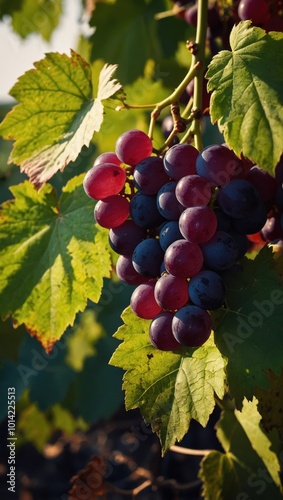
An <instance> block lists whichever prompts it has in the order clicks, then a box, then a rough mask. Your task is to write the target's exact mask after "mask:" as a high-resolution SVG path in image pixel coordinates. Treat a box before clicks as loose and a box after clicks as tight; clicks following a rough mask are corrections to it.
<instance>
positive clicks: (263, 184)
mask: <svg viewBox="0 0 283 500" xmlns="http://www.w3.org/2000/svg"><path fill="white" fill-rule="evenodd" d="M246 179H247V180H248V181H249V182H251V183H252V184H253V185H254V186H255V188H256V190H257V192H258V194H259V197H260V199H261V200H262V201H263V202H264V203H266V202H269V201H273V199H274V197H275V192H276V181H275V178H274V177H272V175H270V174H269V173H268V172H265V171H264V170H263V169H262V168H259V167H258V166H257V165H255V166H254V167H252V168H251V169H250V170H249V171H248V173H247V176H246Z"/></svg>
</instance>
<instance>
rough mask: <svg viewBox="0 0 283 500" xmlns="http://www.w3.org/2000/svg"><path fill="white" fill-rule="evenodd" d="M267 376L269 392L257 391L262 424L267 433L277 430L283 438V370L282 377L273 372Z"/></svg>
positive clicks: (259, 388)
mask: <svg viewBox="0 0 283 500" xmlns="http://www.w3.org/2000/svg"><path fill="white" fill-rule="evenodd" d="M267 375H268V381H269V387H268V390H266V389H262V388H261V387H257V388H256V391H255V393H256V397H257V399H258V410H259V412H260V414H261V416H262V421H261V423H262V425H263V427H264V429H265V430H266V431H267V432H269V431H271V430H272V429H274V428H275V429H276V430H277V431H278V433H279V435H280V436H281V437H282V438H283V418H282V415H283V368H282V370H281V373H280V375H276V374H275V373H274V372H273V371H272V370H269V371H268V373H267Z"/></svg>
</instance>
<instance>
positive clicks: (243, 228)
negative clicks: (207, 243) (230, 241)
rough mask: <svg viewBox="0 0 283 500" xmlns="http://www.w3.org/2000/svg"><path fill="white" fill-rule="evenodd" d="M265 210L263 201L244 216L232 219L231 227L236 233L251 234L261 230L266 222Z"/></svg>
mask: <svg viewBox="0 0 283 500" xmlns="http://www.w3.org/2000/svg"><path fill="white" fill-rule="evenodd" d="M266 218H267V210H266V207H265V204H264V203H263V201H260V203H259V205H258V206H257V207H256V208H255V209H254V210H251V211H250V212H249V213H248V214H247V215H246V217H241V218H237V219H234V220H233V227H234V229H235V230H236V231H238V233H242V234H253V233H257V232H258V231H260V230H261V228H262V227H263V226H264V224H265V223H266Z"/></svg>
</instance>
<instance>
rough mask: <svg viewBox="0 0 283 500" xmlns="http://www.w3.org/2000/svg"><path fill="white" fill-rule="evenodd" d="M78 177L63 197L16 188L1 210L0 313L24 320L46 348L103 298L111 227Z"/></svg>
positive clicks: (46, 188)
mask: <svg viewBox="0 0 283 500" xmlns="http://www.w3.org/2000/svg"><path fill="white" fill-rule="evenodd" d="M83 177H84V174H82V175H80V176H78V177H74V178H73V179H72V180H71V181H69V182H68V184H67V185H66V186H65V187H64V189H63V193H62V195H61V197H60V199H58V197H57V195H56V192H55V190H54V189H53V188H52V186H51V185H50V184H46V185H45V186H43V187H42V188H41V190H40V191H37V190H36V189H35V187H34V186H33V185H32V184H31V183H30V182H29V181H25V182H24V183H22V184H20V185H17V186H14V187H13V188H11V191H12V193H13V195H14V196H15V199H14V200H11V201H8V202H6V203H4V204H3V206H2V211H1V212H0V227H1V229H0V311H1V316H2V317H4V318H5V317H7V316H9V315H12V317H13V320H14V323H15V326H18V325H19V324H21V323H24V324H25V326H26V328H27V330H28V331H29V332H30V333H31V335H35V336H36V337H37V338H38V340H40V342H41V343H42V345H43V346H44V348H45V349H46V350H47V351H50V350H51V349H52V346H53V344H54V342H55V341H56V340H58V339H59V338H60V337H61V335H62V333H63V332H64V331H65V329H66V327H67V326H68V325H70V324H72V323H73V322H74V319H75V315H76V313H77V312H78V311H80V310H84V309H85V307H86V304H87V299H88V298H89V299H91V300H92V301H94V302H97V301H98V299H99V296H100V293H101V289H102V285H103V277H104V276H109V273H110V255H109V252H108V251H107V250H106V248H107V231H106V230H104V229H102V228H100V227H99V226H98V225H95V223H94V218H93V204H94V203H93V200H91V199H90V198H88V197H87V196H86V195H85V193H84V190H83V186H82V181H83Z"/></svg>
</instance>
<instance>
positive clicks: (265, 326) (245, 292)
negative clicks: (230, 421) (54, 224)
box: [214, 247, 283, 408]
mask: <svg viewBox="0 0 283 500" xmlns="http://www.w3.org/2000/svg"><path fill="white" fill-rule="evenodd" d="M225 281H226V288H227V289H226V303H227V309H223V310H221V311H220V312H219V313H216V315H215V322H214V329H215V334H214V336H215V343H216V345H217V347H218V349H219V350H220V352H221V353H222V355H223V356H224V357H226V358H227V360H228V364H227V380H228V384H229V391H230V393H231V396H232V397H233V398H235V400H236V404H237V407H238V408H241V404H242V400H243V398H244V397H246V398H247V399H248V400H251V399H252V397H253V395H254V390H255V387H257V386H259V387H262V388H267V386H268V378H267V374H266V371H267V370H268V369H270V368H272V370H273V371H274V372H275V373H280V371H281V367H282V352H283V336H282V332H281V330H282V322H283V309H282V304H283V288H282V280H281V278H280V276H278V274H277V273H276V271H275V270H274V261H273V258H272V249H270V248H267V247H265V248H263V249H262V250H261V251H260V252H259V254H258V255H257V256H256V258H255V259H254V260H250V259H247V258H244V259H243V260H242V270H240V271H237V272H235V273H230V276H229V275H226V277H225Z"/></svg>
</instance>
